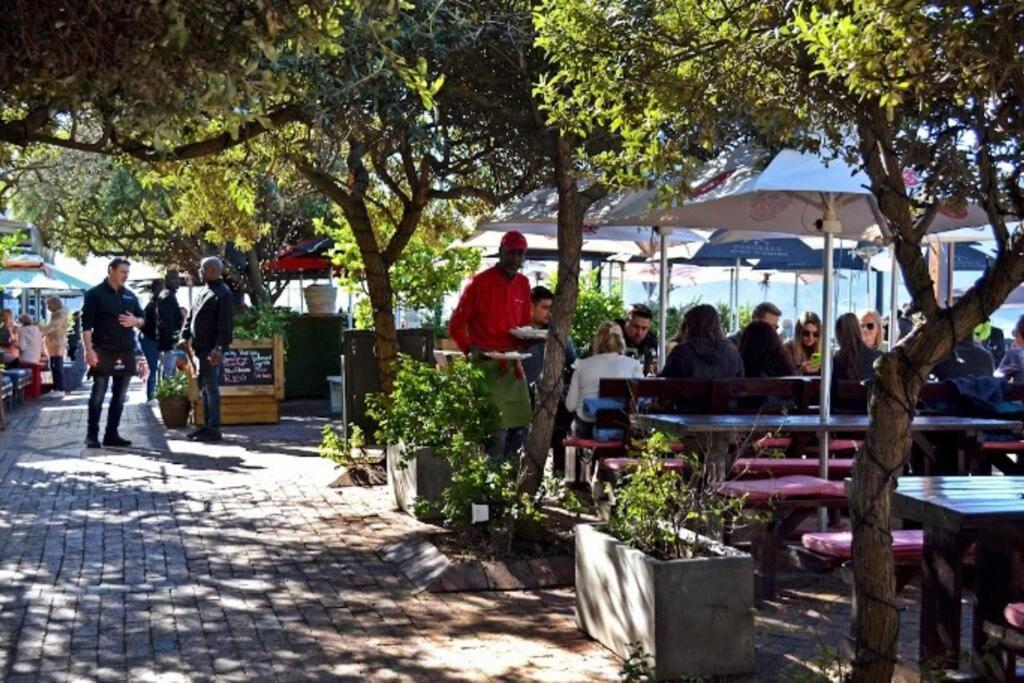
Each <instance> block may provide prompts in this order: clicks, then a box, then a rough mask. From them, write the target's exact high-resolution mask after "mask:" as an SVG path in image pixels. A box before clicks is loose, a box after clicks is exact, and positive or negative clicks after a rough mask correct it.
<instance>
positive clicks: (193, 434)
mask: <svg viewBox="0 0 1024 683" xmlns="http://www.w3.org/2000/svg"><path fill="white" fill-rule="evenodd" d="M207 431H209V430H207V429H206V427H200V428H199V429H197V430H195V431H194V432H191V433H190V434H189V435H188V436H187V437H185V438H186V439H188V440H189V441H195V440H196V439H198V438H199V437H200V436H202V435H203V434H205V433H206V432H207Z"/></svg>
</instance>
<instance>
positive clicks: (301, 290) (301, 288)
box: [299, 270, 305, 315]
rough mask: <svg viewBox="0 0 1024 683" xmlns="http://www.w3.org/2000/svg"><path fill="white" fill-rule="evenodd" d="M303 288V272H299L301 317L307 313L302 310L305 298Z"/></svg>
mask: <svg viewBox="0 0 1024 683" xmlns="http://www.w3.org/2000/svg"><path fill="white" fill-rule="evenodd" d="M303 289H304V288H303V286H302V271H301V270H300V271H299V315H302V314H303V313H304V312H305V311H303V310H302V298H303Z"/></svg>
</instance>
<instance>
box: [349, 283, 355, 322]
mask: <svg viewBox="0 0 1024 683" xmlns="http://www.w3.org/2000/svg"><path fill="white" fill-rule="evenodd" d="M355 314H356V312H355V311H354V310H352V288H351V287H349V288H348V324H347V327H348V329H350V330H354V329H355V328H356V325H355Z"/></svg>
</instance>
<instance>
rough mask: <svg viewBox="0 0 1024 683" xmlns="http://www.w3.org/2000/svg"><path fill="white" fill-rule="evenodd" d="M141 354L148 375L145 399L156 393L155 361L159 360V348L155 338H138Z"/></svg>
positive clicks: (157, 375) (156, 370)
mask: <svg viewBox="0 0 1024 683" xmlns="http://www.w3.org/2000/svg"><path fill="white" fill-rule="evenodd" d="M140 343H141V345H142V355H144V356H145V357H146V365H148V366H149V377H148V378H147V379H146V399H147V400H148V399H151V398H153V396H154V395H155V394H156V380H157V378H158V377H159V376H160V372H159V370H158V369H157V367H156V366H157V363H158V362H159V361H160V349H159V348H157V344H156V340H155V339H150V338H149V337H143V338H142V339H141V340H140Z"/></svg>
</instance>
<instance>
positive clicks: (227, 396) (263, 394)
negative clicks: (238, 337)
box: [189, 335, 284, 425]
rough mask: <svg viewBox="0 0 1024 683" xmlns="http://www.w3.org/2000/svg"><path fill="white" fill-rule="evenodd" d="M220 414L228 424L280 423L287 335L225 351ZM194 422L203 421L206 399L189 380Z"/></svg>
mask: <svg viewBox="0 0 1024 683" xmlns="http://www.w3.org/2000/svg"><path fill="white" fill-rule="evenodd" d="M223 362H224V366H225V367H224V371H223V372H222V373H221V382H220V394H221V405H220V416H221V423H222V424H224V425H251V424H277V423H278V422H280V421H281V407H280V403H281V401H282V400H283V399H284V338H283V337H282V336H281V335H275V336H274V338H273V339H261V340H256V341H249V340H245V341H236V342H234V343H233V344H232V345H231V348H230V349H229V350H228V351H227V352H226V353H225V354H224V361H223ZM189 399H190V400H191V401H192V421H193V423H194V424H196V425H202V424H203V419H204V415H203V401H202V398H201V397H200V396H199V386H198V385H197V384H196V378H195V375H194V374H193V376H192V378H191V380H190V381H189Z"/></svg>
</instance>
